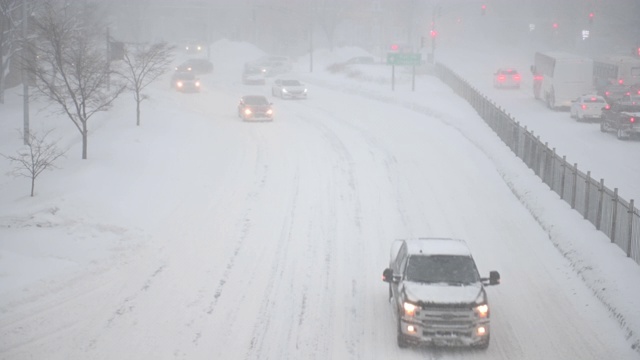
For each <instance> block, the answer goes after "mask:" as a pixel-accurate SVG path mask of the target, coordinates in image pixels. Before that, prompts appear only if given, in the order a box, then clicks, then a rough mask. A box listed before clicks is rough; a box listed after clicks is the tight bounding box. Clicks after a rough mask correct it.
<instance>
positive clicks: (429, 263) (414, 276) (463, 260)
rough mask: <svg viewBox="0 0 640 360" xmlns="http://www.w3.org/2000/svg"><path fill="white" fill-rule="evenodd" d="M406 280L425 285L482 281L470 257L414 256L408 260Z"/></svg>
mask: <svg viewBox="0 0 640 360" xmlns="http://www.w3.org/2000/svg"><path fill="white" fill-rule="evenodd" d="M405 275H406V279H407V280H409V281H415V282H423V283H448V284H472V283H475V282H478V281H480V276H479V275H478V269H477V268H476V265H475V263H474V262H473V259H472V258H471V257H469V256H458V255H431V256H426V255H414V256H411V257H410V258H409V259H408V262H407V268H406V272H405Z"/></svg>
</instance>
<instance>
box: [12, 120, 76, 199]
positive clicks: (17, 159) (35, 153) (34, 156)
mask: <svg viewBox="0 0 640 360" xmlns="http://www.w3.org/2000/svg"><path fill="white" fill-rule="evenodd" d="M51 131H52V130H48V131H46V132H44V133H43V134H42V135H40V134H38V133H29V136H28V137H29V143H28V144H27V145H25V147H24V148H22V149H20V150H18V151H17V153H16V155H3V154H0V155H2V157H4V158H5V159H7V160H9V161H11V163H13V164H14V168H13V170H12V171H11V173H12V174H13V175H15V176H22V177H26V178H29V179H31V197H33V194H34V190H35V186H36V178H37V177H38V176H39V175H40V174H41V173H42V172H43V171H45V170H47V169H51V168H55V167H56V166H55V165H54V164H53V163H54V161H56V160H57V159H58V158H59V157H61V156H64V154H65V152H66V151H62V150H60V149H58V147H57V146H56V145H57V142H56V141H53V142H48V141H47V136H49V134H50V133H51ZM20 136H21V137H22V134H20Z"/></svg>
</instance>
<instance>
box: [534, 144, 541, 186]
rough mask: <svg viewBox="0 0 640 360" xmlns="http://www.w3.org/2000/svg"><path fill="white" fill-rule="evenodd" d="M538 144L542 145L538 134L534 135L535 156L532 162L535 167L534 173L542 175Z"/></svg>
mask: <svg viewBox="0 0 640 360" xmlns="http://www.w3.org/2000/svg"><path fill="white" fill-rule="evenodd" d="M540 145H542V142H541V141H540V135H538V137H536V152H535V156H534V163H535V167H536V171H535V172H536V174H537V175H538V177H542V169H541V168H540V158H541V156H540Z"/></svg>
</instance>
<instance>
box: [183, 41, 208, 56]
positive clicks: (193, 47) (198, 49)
mask: <svg viewBox="0 0 640 360" xmlns="http://www.w3.org/2000/svg"><path fill="white" fill-rule="evenodd" d="M182 49H183V50H184V51H185V52H186V53H188V54H199V53H202V52H204V51H205V45H204V42H202V41H197V40H184V45H183V47H182Z"/></svg>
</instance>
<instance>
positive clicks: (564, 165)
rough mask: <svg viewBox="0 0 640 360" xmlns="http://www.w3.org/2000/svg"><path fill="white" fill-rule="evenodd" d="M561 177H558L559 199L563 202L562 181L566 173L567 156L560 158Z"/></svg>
mask: <svg viewBox="0 0 640 360" xmlns="http://www.w3.org/2000/svg"><path fill="white" fill-rule="evenodd" d="M561 166H562V176H561V177H560V180H561V183H560V199H562V200H564V179H565V177H566V173H567V170H566V169H567V155H563V156H562V165H561Z"/></svg>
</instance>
